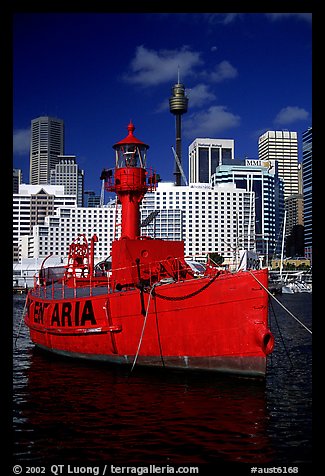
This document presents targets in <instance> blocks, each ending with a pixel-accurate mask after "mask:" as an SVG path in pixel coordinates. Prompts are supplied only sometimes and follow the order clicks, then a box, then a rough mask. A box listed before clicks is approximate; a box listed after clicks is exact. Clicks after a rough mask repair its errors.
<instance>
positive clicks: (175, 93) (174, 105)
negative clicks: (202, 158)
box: [169, 73, 188, 185]
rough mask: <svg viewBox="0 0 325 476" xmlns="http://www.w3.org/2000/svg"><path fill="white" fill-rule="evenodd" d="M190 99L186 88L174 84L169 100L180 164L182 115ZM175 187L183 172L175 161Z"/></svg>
mask: <svg viewBox="0 0 325 476" xmlns="http://www.w3.org/2000/svg"><path fill="white" fill-rule="evenodd" d="M187 105H188V98H187V97H186V96H185V86H184V84H182V83H180V82H179V73H178V82H177V84H174V86H173V88H172V96H171V97H170V98H169V110H170V112H171V113H172V114H174V116H175V129H176V154H177V157H178V159H179V163H180V164H181V162H182V135H181V132H182V131H181V118H182V114H185V112H187ZM174 175H175V185H181V175H182V173H181V170H180V167H179V165H178V163H177V161H175V172H174Z"/></svg>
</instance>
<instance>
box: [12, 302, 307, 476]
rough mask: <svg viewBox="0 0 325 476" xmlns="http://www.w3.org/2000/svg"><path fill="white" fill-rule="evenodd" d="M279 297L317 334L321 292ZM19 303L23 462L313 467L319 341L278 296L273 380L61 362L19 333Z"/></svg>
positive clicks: (18, 408)
mask: <svg viewBox="0 0 325 476" xmlns="http://www.w3.org/2000/svg"><path fill="white" fill-rule="evenodd" d="M276 298H277V299H279V300H280V301H281V302H282V303H283V305H284V306H286V307H287V308H288V309H289V310H290V311H291V312H292V314H294V315H295V316H296V317H297V318H299V320H300V321H301V322H302V323H303V324H304V325H305V326H307V327H308V328H309V329H311V328H312V295H311V294H308V293H298V294H292V295H282V296H280V295H277V296H276ZM13 299H14V308H13V316H14V322H13V324H14V330H13V337H14V341H15V338H16V336H17V334H18V331H19V337H18V339H17V341H16V345H14V346H13V403H12V405H13V423H12V434H13V462H14V464H25V465H26V464H32V465H34V466H37V465H38V466H40V465H50V464H62V463H63V464H68V463H69V464H82V463H90V464H99V463H100V464H104V463H105V464H113V465H124V466H126V465H129V466H132V465H135V466H136V465H150V464H154V465H161V466H166V465H168V466H169V467H171V466H172V465H175V466H177V465H178V466H179V465H183V466H186V465H187V466H197V467H204V466H205V465H209V466H211V465H212V466H215V467H216V468H218V466H219V465H220V464H227V463H237V464H238V465H239V467H244V468H245V469H247V465H244V463H249V464H250V465H249V468H250V466H251V465H252V464H254V465H261V466H263V465H267V466H270V465H271V466H277V467H278V466H281V467H286V468H288V467H293V468H298V467H299V468H302V467H304V466H305V465H310V464H311V461H312V455H311V453H312V412H311V408H312V389H311V387H312V336H311V334H310V333H309V332H308V331H307V330H306V329H305V328H304V327H303V326H302V325H301V324H300V323H299V322H298V321H297V320H295V319H294V318H293V317H292V316H290V315H289V314H288V313H287V312H286V311H285V310H284V309H283V308H282V307H281V306H280V305H279V304H278V303H277V302H276V301H274V300H273V299H271V302H270V327H271V330H272V332H273V333H274V335H275V350H274V352H273V354H272V355H271V356H270V358H269V361H268V372H267V377H266V380H265V381H260V380H254V379H247V378H238V377H231V376H223V375H215V374H214V375H211V374H207V375H200V374H186V373H182V372H171V371H164V370H163V369H162V370H143V369H140V367H137V366H135V368H134V369H133V372H132V373H131V374H130V373H129V370H130V369H129V368H120V367H118V366H114V365H112V366H109V365H107V364H105V365H104V364H95V363H87V362H84V361H77V360H73V359H63V358H58V357H55V356H53V355H52V354H47V353H44V352H41V351H37V349H35V348H34V346H33V344H32V343H31V342H30V340H29V336H28V331H27V329H26V327H25V326H24V324H22V326H21V328H20V330H19V326H20V323H21V316H22V311H23V308H24V303H25V296H24V295H16V296H14V298H13ZM14 344H15V342H14ZM289 472H297V471H289ZM11 474H12V473H11ZM23 474H24V473H23ZM46 474H50V473H46ZM63 474H65V473H63ZM108 474H109V473H108ZM237 474H242V473H241V472H238V473H237ZM243 474H250V473H249V472H247V471H246V472H244V473H243ZM298 474H299V473H298ZM300 474H302V473H301V470H300Z"/></svg>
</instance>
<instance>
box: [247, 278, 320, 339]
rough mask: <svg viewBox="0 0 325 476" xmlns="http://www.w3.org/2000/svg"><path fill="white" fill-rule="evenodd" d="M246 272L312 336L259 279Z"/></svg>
mask: <svg viewBox="0 0 325 476" xmlns="http://www.w3.org/2000/svg"><path fill="white" fill-rule="evenodd" d="M247 271H248V272H249V273H250V274H251V275H252V276H253V278H254V279H255V280H256V281H257V282H258V284H259V285H260V286H262V288H263V289H264V290H265V291H266V292H267V293H268V294H269V295H270V296H271V297H272V298H273V299H274V300H275V301H276V302H277V303H278V304H280V306H281V307H282V308H283V309H284V310H285V311H286V312H287V313H288V314H290V316H291V317H293V318H294V319H295V320H296V321H297V322H299V324H300V325H301V326H302V327H304V328H305V329H306V330H307V331H308V332H309V333H310V334H312V331H311V330H310V329H308V327H307V326H305V324H304V323H303V322H301V321H300V319H298V317H296V316H294V315H293V314H292V312H291V311H289V309H287V308H286V307H285V306H284V305H283V304H282V302H280V301H279V300H278V299H277V298H276V297H275V296H273V294H272V293H271V292H270V291H269V290H268V289H267V288H266V287H265V286H264V285H263V284H262V283H261V281H260V280H259V279H257V277H256V276H254V274H253V273H252V272H251V271H250V270H249V269H248V270H247Z"/></svg>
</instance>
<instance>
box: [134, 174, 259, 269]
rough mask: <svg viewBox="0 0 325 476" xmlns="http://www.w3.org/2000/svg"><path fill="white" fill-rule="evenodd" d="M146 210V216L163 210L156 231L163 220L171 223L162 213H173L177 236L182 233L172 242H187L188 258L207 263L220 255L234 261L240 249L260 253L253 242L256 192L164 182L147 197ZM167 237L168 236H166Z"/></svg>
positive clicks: (234, 187) (233, 187) (144, 205)
mask: <svg viewBox="0 0 325 476" xmlns="http://www.w3.org/2000/svg"><path fill="white" fill-rule="evenodd" d="M142 209H145V210H146V213H150V212H153V211H159V213H158V215H157V217H156V220H157V223H156V225H155V226H156V230H158V229H159V226H160V225H159V223H160V222H159V220H162V221H163V222H165V224H166V225H167V223H168V222H169V221H168V219H167V217H166V215H162V214H163V213H166V212H169V213H171V214H172V219H173V220H174V223H173V233H174V234H176V233H178V234H177V236H174V237H173V238H171V239H180V240H184V244H185V254H186V256H188V257H191V258H195V259H202V260H204V259H205V258H206V255H207V254H208V253H214V252H217V253H219V254H220V255H222V256H223V257H224V258H225V260H226V261H228V262H234V260H235V258H236V251H238V250H239V248H242V249H248V247H249V248H250V249H251V250H254V251H255V250H256V246H255V242H253V241H252V240H251V241H250V239H249V237H251V236H255V193H254V192H252V191H249V190H245V189H241V188H237V187H236V185H235V184H233V183H225V184H217V185H216V186H215V187H213V186H211V185H209V184H192V185H189V186H176V185H175V184H173V183H164V182H161V183H159V184H158V187H157V190H156V191H154V192H151V193H147V194H146V195H145V197H144V199H143V201H142ZM177 211H178V212H179V215H176V216H175V213H176V212H177ZM151 226H154V225H151ZM165 229H166V228H165ZM166 237H168V234H166V235H165V236H162V238H166ZM156 238H159V236H158V234H157V233H156Z"/></svg>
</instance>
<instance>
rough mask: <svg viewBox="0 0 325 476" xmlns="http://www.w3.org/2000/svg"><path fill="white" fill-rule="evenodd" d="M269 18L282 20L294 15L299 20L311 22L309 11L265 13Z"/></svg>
mask: <svg viewBox="0 0 325 476" xmlns="http://www.w3.org/2000/svg"><path fill="white" fill-rule="evenodd" d="M265 15H267V16H268V17H269V18H270V19H271V20H283V19H285V18H289V17H295V18H297V19H299V20H304V21H307V22H308V23H311V21H312V14H311V13H266V14H265Z"/></svg>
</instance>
